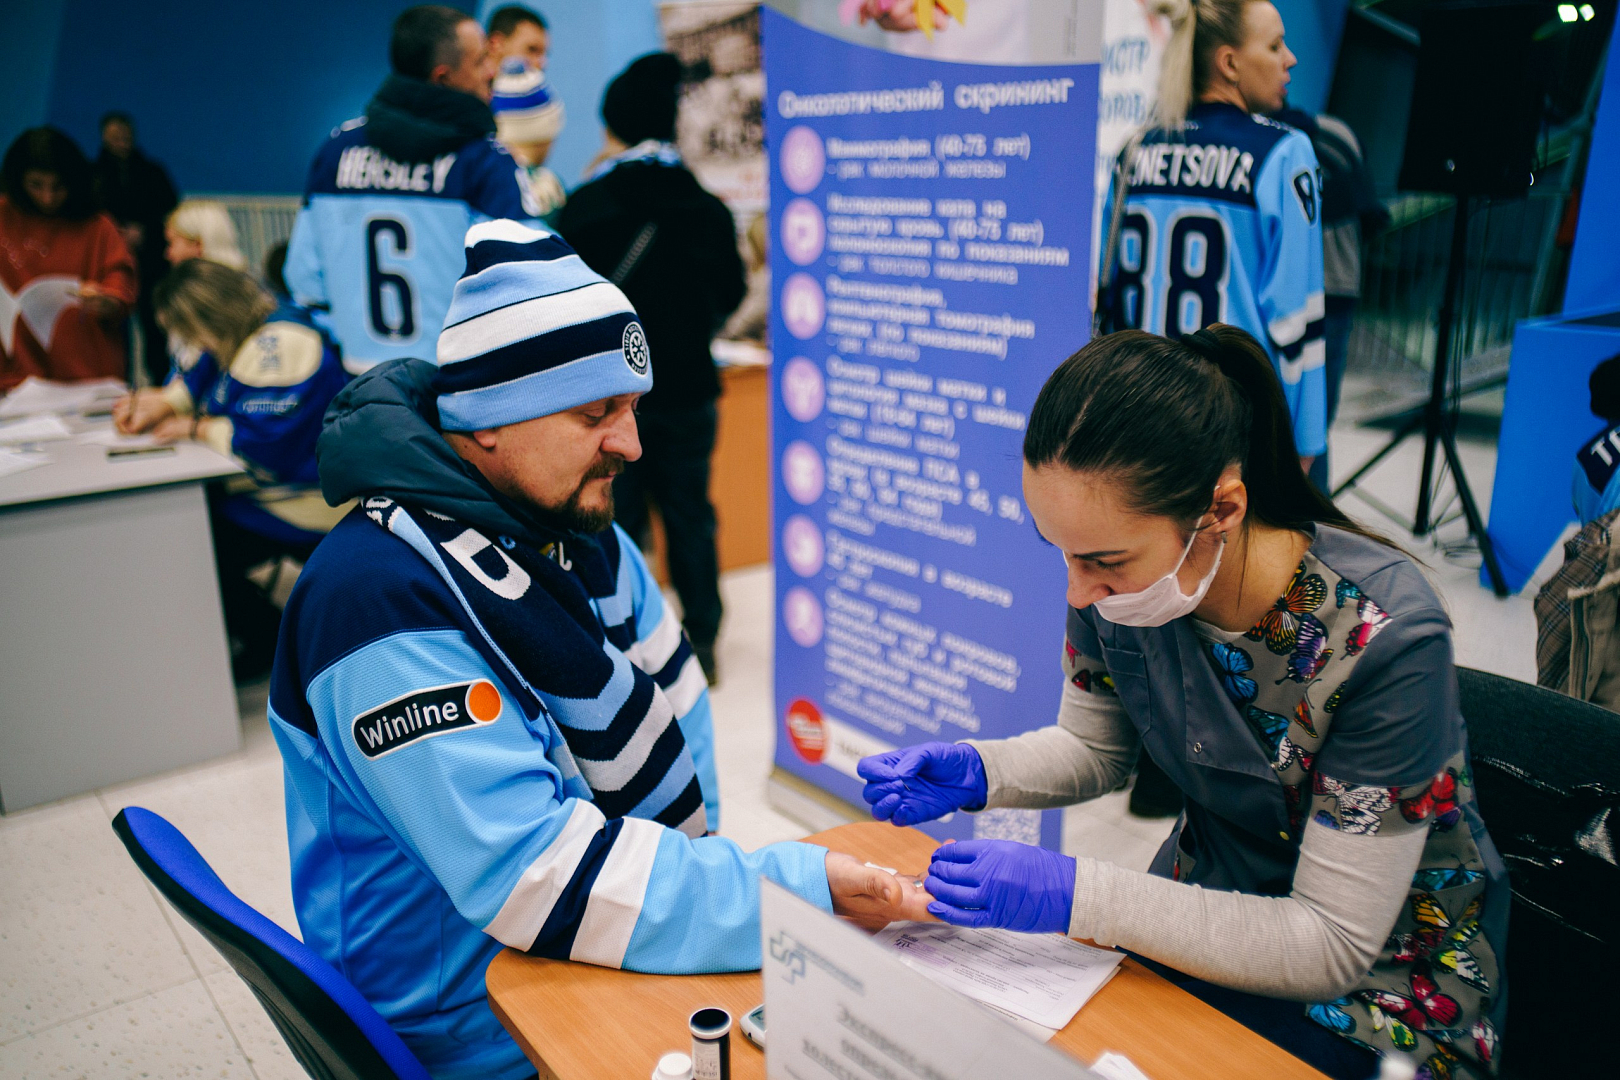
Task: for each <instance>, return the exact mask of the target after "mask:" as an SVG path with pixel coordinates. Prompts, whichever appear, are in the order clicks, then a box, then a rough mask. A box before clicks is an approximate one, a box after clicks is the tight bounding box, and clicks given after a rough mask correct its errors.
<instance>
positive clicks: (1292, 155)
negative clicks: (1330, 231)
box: [1099, 0, 1327, 468]
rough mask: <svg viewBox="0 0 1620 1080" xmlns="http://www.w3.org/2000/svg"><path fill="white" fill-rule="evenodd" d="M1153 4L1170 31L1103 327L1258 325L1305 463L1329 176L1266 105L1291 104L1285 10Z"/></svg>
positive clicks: (1239, 4)
mask: <svg viewBox="0 0 1620 1080" xmlns="http://www.w3.org/2000/svg"><path fill="white" fill-rule="evenodd" d="M1149 7H1150V9H1151V10H1152V11H1153V12H1154V13H1155V14H1159V15H1164V16H1166V17H1168V19H1169V20H1170V26H1171V35H1170V41H1169V44H1168V45H1167V46H1166V47H1165V54H1164V63H1163V67H1162V68H1161V71H1160V79H1159V103H1158V107H1157V109H1156V112H1155V116H1154V124H1153V126H1152V127H1151V128H1149V129H1148V130H1147V131H1145V132H1143V133H1142V134H1141V135H1140V136H1139V137H1138V138H1137V139H1134V140H1132V142H1131V143H1130V144H1129V145H1128V146H1127V147H1126V150H1125V152H1124V153H1123V154H1122V156H1121V161H1120V167H1119V168H1118V169H1116V171H1115V175H1114V179H1113V182H1112V185H1111V188H1110V194H1109V201H1108V204H1107V207H1106V208H1105V211H1104V217H1103V221H1104V222H1105V223H1107V228H1108V233H1107V236H1108V239H1109V241H1110V242H1109V243H1107V244H1105V245H1104V249H1105V254H1104V260H1105V262H1107V263H1109V264H1111V265H1107V266H1105V267H1104V268H1103V269H1104V274H1103V280H1104V289H1103V295H1102V297H1101V298H1100V300H1101V302H1100V303H1099V311H1100V312H1102V313H1103V314H1104V316H1105V317H1104V319H1103V326H1104V327H1105V328H1107V329H1112V330H1119V329H1125V328H1135V329H1140V330H1150V331H1152V332H1153V333H1156V334H1165V335H1168V336H1170V337H1176V336H1177V335H1180V334H1186V333H1191V332H1192V331H1194V330H1197V329H1199V328H1201V327H1205V326H1208V325H1210V324H1211V323H1217V322H1221V323H1229V324H1231V325H1233V326H1237V327H1240V328H1242V329H1244V330H1247V331H1248V332H1249V333H1251V334H1253V335H1254V336H1255V338H1257V339H1258V340H1259V341H1260V343H1261V344H1262V345H1263V346H1264V347H1265V350H1266V355H1267V357H1268V358H1269V359H1270V360H1271V363H1272V366H1273V368H1274V369H1275V370H1276V372H1277V374H1278V376H1279V377H1280V378H1281V379H1282V383H1283V394H1284V396H1285V398H1286V400H1287V402H1288V411H1289V416H1290V419H1291V420H1292V421H1293V429H1294V439H1295V444H1296V448H1297V450H1298V453H1299V456H1300V458H1301V459H1302V462H1303V464H1304V465H1305V467H1306V468H1309V467H1310V461H1311V459H1313V458H1314V457H1315V456H1316V455H1317V454H1320V453H1322V452H1323V451H1325V450H1326V449H1327V397H1326V381H1325V375H1324V371H1323V364H1324V362H1325V360H1326V356H1327V353H1326V347H1325V345H1324V341H1323V336H1322V335H1323V325H1324V324H1323V315H1324V311H1325V308H1324V305H1323V296H1322V223H1321V197H1320V190H1321V183H1320V180H1319V179H1318V175H1317V162H1316V153H1315V151H1314V150H1312V149H1311V140H1310V138H1309V137H1308V136H1306V135H1305V134H1304V133H1303V132H1299V131H1295V130H1294V129H1293V128H1291V127H1288V126H1287V125H1285V124H1280V123H1278V122H1277V121H1275V120H1269V119H1267V118H1266V117H1265V116H1264V115H1256V114H1264V113H1272V112H1276V111H1277V110H1278V109H1280V108H1282V107H1283V106H1284V105H1285V104H1286V103H1287V100H1288V81H1289V74H1288V72H1289V69H1290V68H1292V67H1293V66H1294V63H1295V60H1294V54H1293V53H1291V52H1289V51H1288V46H1287V45H1286V44H1285V43H1284V41H1283V21H1282V16H1280V15H1278V14H1277V9H1276V8H1275V7H1273V6H1272V5H1271V4H1270V3H1268V2H1267V0H1197V2H1196V3H1194V2H1192V0H1153V2H1152V3H1150V4H1149ZM1122 187H1123V189H1124V191H1125V197H1124V200H1123V203H1122V204H1121V205H1120V206H1119V209H1118V211H1117V212H1116V210H1115V205H1116V203H1117V202H1118V201H1119V193H1120V189H1121V188H1122Z"/></svg>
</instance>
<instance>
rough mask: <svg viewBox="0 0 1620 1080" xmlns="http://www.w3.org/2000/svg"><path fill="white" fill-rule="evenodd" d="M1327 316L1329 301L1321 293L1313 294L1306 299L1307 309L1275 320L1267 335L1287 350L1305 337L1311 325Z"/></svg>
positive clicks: (1267, 328)
mask: <svg viewBox="0 0 1620 1080" xmlns="http://www.w3.org/2000/svg"><path fill="white" fill-rule="evenodd" d="M1326 314H1327V301H1326V300H1325V299H1324V298H1323V295H1322V294H1321V293H1320V292H1313V293H1311V294H1310V295H1309V296H1307V297H1306V298H1305V307H1304V308H1303V309H1302V310H1300V311H1296V312H1294V313H1293V314H1292V315H1283V316H1280V317H1278V318H1276V319H1273V320H1272V321H1271V323H1270V325H1268V326H1267V327H1266V333H1268V334H1270V335H1271V340H1272V341H1274V342H1276V344H1277V347H1278V348H1287V347H1288V346H1289V345H1292V344H1293V343H1294V342H1296V341H1298V340H1299V339H1300V338H1302V337H1304V336H1305V331H1306V330H1308V329H1310V325H1311V323H1313V322H1315V321H1316V320H1318V319H1320V318H1322V317H1323V316H1324V315H1326Z"/></svg>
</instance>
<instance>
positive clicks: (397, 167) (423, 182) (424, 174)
mask: <svg viewBox="0 0 1620 1080" xmlns="http://www.w3.org/2000/svg"><path fill="white" fill-rule="evenodd" d="M455 163H456V155H455V154H453V153H450V154H440V155H439V156H438V157H436V158H434V159H433V162H432V164H429V163H428V162H425V161H424V162H420V163H418V164H411V163H409V162H401V161H395V160H394V159H393V158H391V157H389V156H388V155H386V154H384V153H383V152H382V151H381V150H378V149H377V148H376V147H374V146H351V147H349V148H348V149H347V150H345V151H343V153H342V155H341V156H340V157H339V158H338V167H337V176H336V177H335V178H334V181H333V183H334V185H335V186H336V187H340V188H360V189H365V188H370V189H373V190H376V191H431V192H434V193H435V194H437V193H438V192H441V191H443V190H444V181H445V178H446V177H447V176H449V175H450V168H451V166H453V165H455Z"/></svg>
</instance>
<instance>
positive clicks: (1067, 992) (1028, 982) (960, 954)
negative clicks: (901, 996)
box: [874, 923, 1124, 1028]
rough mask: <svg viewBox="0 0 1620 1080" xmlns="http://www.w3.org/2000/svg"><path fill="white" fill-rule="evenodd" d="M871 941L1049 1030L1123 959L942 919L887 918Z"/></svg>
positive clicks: (1056, 938) (1060, 940) (1070, 942)
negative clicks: (901, 920) (911, 920)
mask: <svg viewBox="0 0 1620 1080" xmlns="http://www.w3.org/2000/svg"><path fill="white" fill-rule="evenodd" d="M874 940H876V941H877V942H878V944H880V945H883V946H886V947H887V948H890V949H893V950H894V951H895V952H896V953H897V954H898V955H899V957H900V959H901V961H902V962H903V963H905V964H906V965H907V966H908V967H911V968H915V969H916V970H917V971H920V972H922V973H923V974H924V975H926V976H928V977H929V978H930V979H932V980H933V981H934V982H937V983H939V984H940V985H941V986H946V987H949V988H950V989H952V990H955V991H956V992H957V993H959V994H962V995H964V996H965V997H970V998H972V999H973V1000H975V1001H980V1002H983V1003H984V1004H986V1005H989V1006H992V1007H993V1008H997V1009H1001V1010H1003V1011H1005V1012H1009V1013H1012V1014H1013V1015H1014V1016H1019V1017H1022V1018H1024V1019H1025V1020H1030V1021H1033V1022H1034V1023H1036V1024H1039V1025H1041V1026H1042V1027H1048V1028H1062V1027H1064V1026H1065V1025H1067V1024H1068V1022H1069V1021H1070V1020H1073V1019H1074V1014H1075V1013H1077V1012H1079V1011H1080V1006H1082V1005H1084V1004H1085V1003H1086V1002H1087V1001H1090V1000H1091V996H1092V995H1093V994H1095V993H1096V992H1097V991H1098V990H1101V989H1102V987H1103V984H1104V983H1106V982H1108V980H1109V979H1111V978H1113V977H1114V972H1115V971H1117V970H1118V969H1119V962H1120V961H1121V960H1122V959H1124V954H1123V953H1118V952H1115V951H1113V950H1112V949H1099V948H1096V947H1094V946H1091V945H1083V944H1081V943H1080V942H1078V941H1075V940H1074V939H1072V938H1067V937H1064V936H1063V935H1062V934H1020V933H1016V932H1014V931H1012V930H971V929H968V928H966V927H961V926H950V925H947V924H945V923H891V924H890V925H889V926H888V927H887V928H886V929H884V930H881V931H879V932H878V934H877V937H876V938H875V939H874Z"/></svg>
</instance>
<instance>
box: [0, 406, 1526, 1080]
mask: <svg viewBox="0 0 1620 1080" xmlns="http://www.w3.org/2000/svg"><path fill="white" fill-rule="evenodd" d="M1383 438H1384V436H1383V434H1382V433H1381V432H1376V431H1366V430H1361V429H1354V428H1349V427H1341V428H1339V429H1336V430H1335V432H1334V448H1335V453H1336V455H1337V456H1336V458H1335V462H1336V469H1335V471H1336V472H1338V473H1340V474H1343V473H1344V472H1346V471H1348V468H1349V467H1351V466H1353V465H1354V464H1355V463H1357V462H1359V461H1361V460H1362V459H1363V458H1364V457H1365V456H1367V455H1368V454H1370V453H1371V452H1372V450H1374V449H1376V448H1377V446H1379V445H1380V444H1381V443H1382V441H1383ZM1418 455H1419V447H1418V445H1417V444H1415V443H1408V444H1407V445H1406V446H1405V447H1404V448H1403V449H1402V450H1401V451H1400V452H1399V453H1397V454H1396V455H1394V456H1393V457H1392V458H1391V460H1390V461H1389V462H1388V463H1387V464H1385V465H1384V466H1383V467H1381V468H1380V469H1379V470H1378V471H1377V472H1375V473H1374V474H1373V475H1372V476H1371V477H1370V478H1369V480H1368V483H1367V487H1368V490H1370V491H1372V492H1373V493H1374V494H1375V495H1376V496H1378V497H1380V498H1382V499H1384V500H1385V501H1387V502H1391V503H1394V504H1395V505H1397V506H1400V507H1402V508H1405V509H1407V510H1409V509H1410V507H1411V505H1412V499H1413V493H1414V492H1415V491H1416V486H1417V483H1416V474H1417V470H1418V461H1419V456H1418ZM1463 456H1464V458H1465V459H1466V464H1467V467H1468V469H1469V470H1470V476H1471V479H1472V480H1473V481H1474V483H1475V484H1476V486H1477V488H1478V490H1479V494H1480V496H1481V498H1482V499H1484V500H1486V502H1487V505H1488V499H1489V488H1490V482H1491V474H1492V471H1493V469H1494V464H1495V462H1494V457H1495V455H1494V451H1493V450H1492V449H1491V448H1490V447H1483V446H1475V445H1469V446H1465V447H1464V449H1463ZM1345 505H1346V507H1347V508H1348V509H1349V510H1350V512H1352V513H1354V514H1357V515H1358V516H1362V517H1366V518H1367V520H1368V521H1369V522H1370V523H1372V524H1374V525H1378V526H1381V527H1385V528H1386V531H1387V532H1389V533H1390V534H1391V535H1397V537H1398V533H1397V530H1396V529H1395V528H1394V527H1392V526H1388V525H1387V523H1386V522H1384V521H1382V519H1379V518H1378V517H1377V516H1376V515H1375V514H1372V513H1371V512H1369V511H1366V508H1365V507H1364V506H1363V505H1361V504H1359V503H1358V502H1357V501H1356V500H1354V499H1349V500H1347V501H1346V502H1345ZM1459 531H1460V527H1459V526H1452V527H1451V528H1449V529H1447V530H1445V533H1446V535H1448V536H1450V535H1452V534H1456V533H1459ZM1413 546H1414V547H1417V550H1418V553H1419V554H1422V555H1423V556H1424V557H1425V558H1426V560H1427V561H1428V562H1429V563H1430V565H1431V566H1432V568H1433V574H1434V579H1435V581H1436V584H1437V585H1438V586H1439V588H1440V589H1441V590H1442V592H1443V593H1444V595H1445V597H1446V600H1447V602H1448V604H1449V605H1450V607H1451V612H1452V615H1453V619H1454V621H1455V623H1456V641H1457V659H1458V662H1459V663H1463V664H1468V665H1472V666H1475V667H1482V668H1487V669H1489V670H1493V671H1497V672H1500V673H1502V674H1505V675H1511V676H1514V677H1516V678H1521V679H1533V678H1534V656H1533V653H1534V646H1535V622H1534V618H1533V615H1532V613H1531V608H1530V600H1529V598H1528V597H1514V598H1511V599H1508V600H1497V599H1496V598H1495V597H1493V596H1491V595H1490V594H1489V593H1488V592H1486V591H1485V590H1483V589H1481V588H1479V587H1478V585H1477V584H1476V583H1475V577H1474V571H1473V570H1472V569H1470V568H1465V567H1461V566H1457V565H1454V564H1451V563H1448V562H1446V561H1445V560H1444V559H1442V558H1440V557H1439V556H1438V554H1437V553H1435V552H1433V551H1432V550H1431V548H1430V547H1428V546H1427V545H1426V544H1425V545H1422V546H1417V545H1413ZM724 591H725V597H726V604H727V610H728V618H727V622H726V629H725V633H724V636H723V637H722V639H721V642H720V661H721V665H722V673H723V675H724V680H725V681H724V684H723V685H722V687H721V688H720V689H719V690H718V691H716V692H715V694H714V699H713V702H714V714H715V723H716V729H717V730H716V738H717V742H718V747H719V766H720V787H721V795H722V799H723V801H724V805H725V811H724V820H723V825H724V828H723V830H722V831H723V832H724V833H725V834H726V835H728V836H730V837H732V838H734V839H736V840H737V841H738V842H739V843H741V844H742V845H743V846H744V847H747V848H754V847H757V846H759V845H761V844H766V843H770V842H772V841H776V840H785V839H792V838H795V837H798V836H802V835H804V833H805V829H804V828H803V827H801V826H800V825H798V824H797V823H795V822H793V821H791V820H789V819H788V818H785V817H783V816H781V815H780V814H778V813H777V812H775V811H774V810H772V809H771V808H770V807H769V806H768V805H767V804H766V801H765V790H764V789H765V778H766V776H767V774H768V773H769V771H770V761H771V748H772V738H773V736H772V731H773V727H772V724H771V721H770V705H769V701H770V649H771V634H770V632H769V628H770V597H771V577H770V571H769V570H766V569H759V570H749V571H743V572H739V573H735V574H731V575H728V577H727V578H726V580H725V582H724ZM1533 591H1534V590H1533V589H1532V590H1531V592H1532V593H1533ZM264 697H265V690H264V688H263V686H262V685H261V686H257V687H252V688H249V689H248V690H246V691H244V692H243V694H242V695H241V710H242V725H243V732H244V737H245V746H244V748H243V749H242V751H241V752H239V753H237V754H234V755H232V756H230V757H228V758H222V759H220V760H217V761H213V762H209V763H207V764H205V765H201V766H197V767H194V768H190V769H185V770H181V771H179V772H175V773H170V774H168V775H165V776H160V777H154V778H151V779H148V780H144V781H140V782H138V783H132V784H126V785H121V786H118V787H114V788H108V789H105V790H102V791H98V792H95V793H93V794H90V795H85V796H81V797H79V798H75V799H69V800H66V801H63V802H60V803H55V804H51V805H48V806H43V807H38V808H35V809H32V810H27V811H23V812H21V813H17V814H13V815H10V816H7V817H4V818H0V1080H36V1078H37V1080H43V1078H46V1077H53V1078H72V1077H85V1078H90V1077H94V1078H97V1080H101V1078H109V1077H111V1078H122V1077H132V1078H133V1077H186V1076H196V1077H218V1078H229V1080H236V1078H257V1080H296V1078H299V1077H302V1076H303V1072H302V1070H300V1069H299V1067H298V1066H297V1064H296V1063H295V1062H294V1061H293V1059H292V1057H291V1055H290V1054H289V1053H288V1052H287V1050H286V1047H285V1046H284V1044H283V1043H282V1041H281V1039H280V1037H279V1036H278V1035H277V1034H276V1032H275V1030H274V1028H273V1027H272V1026H271V1024H270V1021H269V1019H268V1018H267V1017H266V1016H265V1014H264V1012H263V1010H262V1009H260V1008H259V1006H258V1004H257V1003H256V1002H255V1001H254V999H253V997H252V995H251V994H250V993H249V992H248V990H247V988H246V986H245V985H244V984H243V983H242V982H241V980H240V979H238V978H237V977H236V975H235V973H234V972H232V971H231V970H230V969H229V968H228V967H226V966H225V964H224V962H223V961H222V960H221V958H220V957H219V955H218V954H217V953H216V952H215V951H214V950H213V949H212V948H211V947H210V946H208V945H207V944H206V943H205V942H204V941H203V940H202V938H201V937H200V936H199V935H198V934H197V933H196V932H195V931H193V930H192V929H191V928H190V927H189V926H187V925H186V924H184V923H183V922H182V921H181V920H180V919H179V918H177V917H176V916H175V915H174V914H173V912H172V911H171V910H170V909H169V908H168V906H167V905H166V904H165V903H164V902H163V901H162V900H161V899H160V898H159V896H158V895H157V893H156V892H155V891H154V890H152V889H151V888H150V887H149V886H148V885H147V884H146V883H145V881H144V880H143V879H142V878H141V876H140V874H139V873H138V872H137V871H136V869H135V867H134V865H133V864H132V863H131V862H130V860H129V858H128V856H127V855H126V854H125V852H124V850H123V848H122V846H121V845H120V844H119V842H118V840H117V839H116V837H115V836H114V835H113V832H112V830H111V828H110V827H109V822H110V821H111V819H112V817H113V815H115V814H116V813H117V812H118V810H119V809H120V808H122V807H124V806H127V805H131V804H139V805H141V806H146V807H149V808H150V809H152V810H155V811H157V812H159V813H161V814H163V815H164V816H165V817H167V818H169V819H170V820H171V821H173V822H174V823H175V824H176V825H177V826H178V827H179V828H180V830H181V831H182V832H184V833H185V834H186V835H187V836H189V837H190V838H191V840H192V842H193V843H195V844H196V846H197V848H198V849H199V850H200V851H201V852H202V853H203V855H204V857H206V858H207V859H208V860H209V861H210V862H211V863H212V864H213V866H214V868H215V869H216V870H217V871H218V872H219V874H220V876H221V877H222V878H223V879H224V881H225V882H226V884H227V885H229V886H230V887H231V888H232V889H234V890H235V891H236V892H237V893H238V894H239V895H241V896H242V897H243V898H244V899H245V900H246V901H247V902H248V903H250V904H253V905H254V906H256V907H258V908H259V909H260V910H261V911H263V912H265V913H266V914H267V915H268V916H270V917H271V918H273V919H275V920H276V921H277V922H278V923H280V924H281V925H282V926H285V927H286V928H287V929H289V930H291V931H293V932H294V933H296V932H297V924H296V922H295V921H294V918H293V909H292V898H291V895H290V893H289V889H288V863H287V845H286V836H285V832H284V826H283V819H282V787H281V765H280V759H279V757H278V756H277V753H276V750H275V746H274V743H273V742H272V740H271V738H270V735H269V731H268V729H267V727H266V724H265V719H264ZM1167 829H1168V823H1166V822H1146V821H1140V820H1137V819H1135V818H1132V817H1131V816H1130V815H1129V814H1128V813H1126V810H1125V796H1124V795H1123V794H1119V795H1114V796H1110V797H1108V798H1106V799H1101V800H1098V801H1097V802H1096V803H1093V804H1091V805H1088V806H1086V807H1083V808H1078V809H1076V810H1075V811H1072V812H1071V813H1070V814H1069V817H1068V819H1067V821H1066V824H1065V829H1064V846H1065V847H1066V848H1067V849H1068V850H1069V851H1071V852H1076V853H1081V852H1083V853H1085V854H1088V855H1092V856H1094V857H1098V858H1106V859H1112V860H1114V861H1116V862H1118V863H1120V864H1122V865H1126V866H1131V867H1134V868H1137V869H1145V868H1146V866H1147V863H1148V860H1149V859H1150V858H1151V857H1152V854H1153V852H1154V851H1155V850H1156V849H1157V847H1158V845H1159V842H1160V840H1161V839H1162V838H1163V836H1164V835H1165V833H1166V831H1167Z"/></svg>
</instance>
